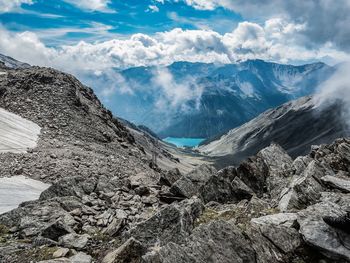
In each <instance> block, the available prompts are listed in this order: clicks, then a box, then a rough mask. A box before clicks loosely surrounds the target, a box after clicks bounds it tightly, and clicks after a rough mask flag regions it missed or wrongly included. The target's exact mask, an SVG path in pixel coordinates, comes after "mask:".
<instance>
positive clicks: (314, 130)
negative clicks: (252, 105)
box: [199, 96, 350, 165]
mask: <svg viewBox="0 0 350 263" xmlns="http://www.w3.org/2000/svg"><path fill="white" fill-rule="evenodd" d="M343 107H344V105H342V104H341V103H340V102H339V103H335V104H330V105H324V106H323V105H319V104H317V103H316V102H315V100H314V99H313V98H312V97H309V96H306V97H303V98H300V99H298V100H295V101H291V102H288V103H285V104H283V105H282V106H280V107H278V108H275V109H272V110H268V111H266V112H264V113H262V114H260V115H259V116H258V117H256V118H254V119H253V120H251V121H249V122H247V123H245V124H244V125H242V126H240V127H238V128H235V129H232V130H230V131H229V132H228V133H226V134H224V135H223V136H221V137H218V138H216V139H215V140H213V141H207V142H204V145H202V146H200V147H199V150H200V151H201V152H202V153H206V154H208V155H210V156H216V157H219V158H218V159H219V160H220V163H221V165H225V164H228V163H229V164H231V165H232V164H238V163H239V162H240V161H242V160H244V159H245V158H247V157H249V156H252V155H254V154H256V153H257V152H258V151H260V150H261V149H263V148H265V147H267V146H268V145H270V144H271V143H277V144H279V145H281V146H282V147H283V148H284V149H285V150H286V151H287V152H288V153H289V154H290V155H291V156H292V157H296V156H298V155H302V154H305V153H307V152H309V151H310V146H311V145H316V144H322V143H330V142H332V141H333V140H334V139H336V138H339V137H344V136H349V135H350V129H349V127H347V126H346V125H345V123H344V120H343V119H342V112H343V109H344V108H343Z"/></svg>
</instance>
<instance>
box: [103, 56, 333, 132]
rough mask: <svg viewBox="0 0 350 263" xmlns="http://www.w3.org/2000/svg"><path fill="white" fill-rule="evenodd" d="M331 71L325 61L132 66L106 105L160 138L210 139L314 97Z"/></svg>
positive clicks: (186, 63) (184, 63)
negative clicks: (278, 108)
mask: <svg viewBox="0 0 350 263" xmlns="http://www.w3.org/2000/svg"><path fill="white" fill-rule="evenodd" d="M332 72H333V68H331V67H329V66H327V65H325V64H323V63H314V64H309V65H302V66H292V65H282V64H276V63H269V62H265V61H262V60H250V61H246V62H242V63H239V64H230V65H215V64H204V63H189V62H177V63H174V64H172V65H170V66H168V67H161V68H160V67H138V68H130V69H127V70H124V71H121V72H119V74H120V78H121V79H122V81H121V82H120V83H119V89H122V90H123V92H117V93H115V94H114V95H112V96H109V97H108V102H107V105H108V107H109V108H110V109H111V110H112V111H113V112H114V113H116V114H118V115H120V116H121V117H123V118H125V119H128V120H130V121H132V122H134V123H136V124H142V125H145V126H147V127H150V128H151V129H152V130H154V131H155V132H157V133H158V134H159V135H160V136H161V137H167V136H173V137H201V138H209V137H211V136H214V135H217V134H218V133H222V132H224V131H228V130H229V129H231V128H234V127H237V126H239V125H241V124H243V123H245V122H247V121H249V120H251V119H252V118H254V117H256V116H257V115H259V114H260V113H262V112H263V111H265V110H267V109H269V108H273V107H276V106H278V105H281V104H283V103H285V102H287V101H289V100H292V99H295V98H298V97H301V96H305V95H309V94H311V93H313V92H314V91H315V88H316V87H317V86H318V84H319V83H320V82H322V81H323V80H324V79H325V78H327V77H328V76H330V74H331V73H332ZM119 81H120V80H119Z"/></svg>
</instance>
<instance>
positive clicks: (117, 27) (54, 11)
mask: <svg viewBox="0 0 350 263" xmlns="http://www.w3.org/2000/svg"><path fill="white" fill-rule="evenodd" d="M240 21H243V19H242V17H241V16H240V15H239V14H237V13H235V12H234V11H232V10H228V9H225V8H223V7H218V8H216V9H214V10H199V9H196V8H193V7H192V6H189V5H186V4H185V3H184V2H164V3H161V2H159V1H153V0H143V1H140V0H127V1H120V0H113V1H111V2H110V3H108V4H107V7H106V8H105V9H102V10H100V9H98V10H91V9H84V8H81V7H80V6H77V5H74V4H72V3H67V2H65V1H60V0H50V1H45V0H39V1H35V2H33V3H32V4H22V6H21V10H19V9H14V10H12V12H8V13H3V14H0V23H1V24H2V25H3V26H4V27H6V28H7V29H8V30H11V31H13V32H21V31H28V30H29V31H32V32H37V33H38V34H39V35H40V36H41V39H42V40H43V41H44V42H45V43H46V44H47V45H48V46H57V45H62V44H72V43H74V42H77V41H81V40H86V41H89V42H91V41H102V40H107V39H110V38H113V37H118V38H122V37H127V36H129V35H131V34H135V33H144V34H154V33H156V32H159V31H168V30H171V29H173V28H178V27H179V28H182V29H212V30H214V31H217V32H219V33H227V32H231V31H232V30H233V29H234V28H235V27H236V26H237V23H238V22H240ZM84 31H85V32H84Z"/></svg>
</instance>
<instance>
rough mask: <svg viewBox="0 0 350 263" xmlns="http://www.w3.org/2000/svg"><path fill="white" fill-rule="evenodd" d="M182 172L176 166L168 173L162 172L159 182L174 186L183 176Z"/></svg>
mask: <svg viewBox="0 0 350 263" xmlns="http://www.w3.org/2000/svg"><path fill="white" fill-rule="evenodd" d="M181 176H182V174H181V172H180V170H179V169H177V168H174V169H172V170H169V171H168V172H166V173H163V174H161V176H160V179H159V184H161V185H166V186H169V187H170V186H172V185H173V184H174V183H175V182H176V181H177V180H179V179H180V178H181Z"/></svg>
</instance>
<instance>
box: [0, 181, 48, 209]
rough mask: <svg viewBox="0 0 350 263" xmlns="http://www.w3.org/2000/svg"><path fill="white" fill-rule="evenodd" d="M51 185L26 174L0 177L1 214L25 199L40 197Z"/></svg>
mask: <svg viewBox="0 0 350 263" xmlns="http://www.w3.org/2000/svg"><path fill="white" fill-rule="evenodd" d="M49 187H50V185H49V184H45V183H42V182H40V181H37V180H33V179H29V178H26V177H24V176H13V177H9V178H7V177H6V178H0V214H3V213H6V212H8V211H10V210H12V209H14V208H17V207H18V205H19V204H21V203H23V202H25V201H30V200H35V199H38V198H39V196H40V194H41V193H42V192H43V191H44V190H46V189H47V188H49Z"/></svg>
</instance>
